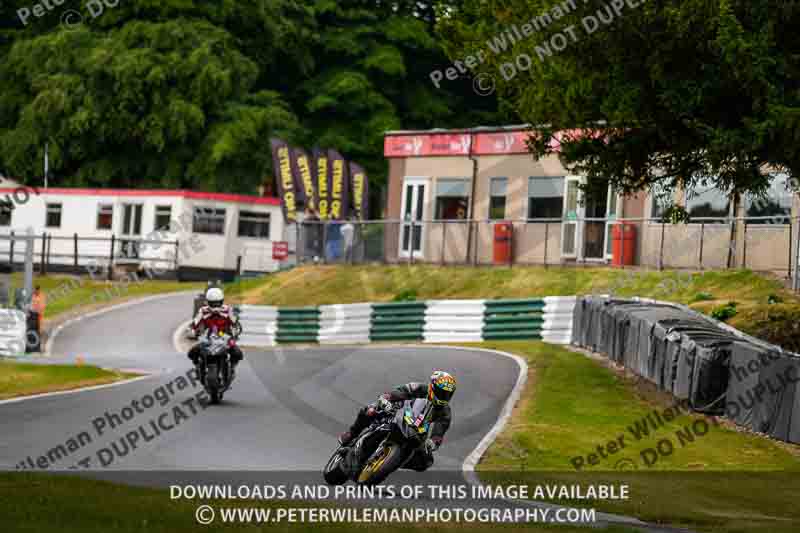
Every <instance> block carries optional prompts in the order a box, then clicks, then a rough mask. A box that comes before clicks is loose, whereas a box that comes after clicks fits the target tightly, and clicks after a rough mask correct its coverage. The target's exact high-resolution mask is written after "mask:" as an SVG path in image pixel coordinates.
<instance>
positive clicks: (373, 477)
mask: <svg viewBox="0 0 800 533" xmlns="http://www.w3.org/2000/svg"><path fill="white" fill-rule="evenodd" d="M407 457H408V451H407V450H406V448H405V447H404V446H401V445H399V444H395V443H384V444H383V445H381V447H380V448H378V449H377V450H376V451H375V453H373V454H372V456H371V457H370V458H369V459H367V463H366V464H365V465H364V468H362V469H361V472H360V473H359V474H358V479H356V483H358V484H359V485H378V484H380V483H382V482H383V480H385V479H386V478H387V477H389V474H391V473H392V472H394V471H395V470H397V469H398V468H400V466H401V465H402V464H403V462H404V461H405V460H406V458H407Z"/></svg>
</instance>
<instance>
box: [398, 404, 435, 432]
mask: <svg viewBox="0 0 800 533" xmlns="http://www.w3.org/2000/svg"><path fill="white" fill-rule="evenodd" d="M429 407H430V404H429V402H428V400H424V399H417V400H406V401H405V402H403V407H401V408H400V409H398V410H397V414H396V415H395V423H396V424H397V426H398V427H400V428H402V430H403V434H404V435H405V436H406V437H419V436H421V435H424V434H425V433H427V431H428V426H429V425H430V420H429V419H430V409H429Z"/></svg>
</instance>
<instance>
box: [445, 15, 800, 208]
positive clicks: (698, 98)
mask: <svg viewBox="0 0 800 533" xmlns="http://www.w3.org/2000/svg"><path fill="white" fill-rule="evenodd" d="M441 4H442V8H441V9H442V12H443V13H447V16H446V17H441V18H440V20H439V26H438V27H439V31H440V33H441V35H442V36H443V40H444V41H445V42H446V46H447V49H448V52H449V54H450V55H451V57H454V58H455V57H463V56H465V55H468V54H470V53H476V52H477V51H478V50H483V51H484V53H485V57H486V61H485V62H484V63H483V64H481V65H480V66H479V67H478V69H479V70H480V71H482V72H484V73H486V74H488V75H491V76H493V77H494V79H495V80H496V81H497V86H498V91H499V94H500V98H501V100H502V102H503V105H505V106H508V107H509V108H511V109H513V111H514V112H515V113H517V114H518V115H519V116H520V117H521V118H522V119H523V120H525V121H528V122H530V123H532V124H535V125H537V126H539V132H540V135H539V136H538V137H536V138H534V139H532V141H531V149H532V152H533V154H534V155H535V156H536V157H541V156H544V155H546V154H549V153H553V152H554V151H556V150H559V151H560V152H559V153H560V156H561V158H562V160H563V161H564V162H565V163H566V164H567V165H568V166H570V167H572V168H574V169H575V170H576V171H579V172H583V173H585V174H587V175H589V176H590V177H595V178H599V179H602V180H608V181H611V182H612V183H613V184H614V185H616V186H617V187H618V188H620V189H622V190H625V191H631V190H638V189H642V188H644V187H647V186H649V185H651V184H653V183H655V182H660V183H661V184H663V185H665V186H666V187H672V186H676V185H679V184H683V185H692V184H694V183H695V182H705V183H706V184H709V185H712V184H713V185H716V186H718V187H720V188H722V189H724V190H726V191H729V192H730V193H731V194H732V195H737V194H738V193H741V192H743V191H755V192H760V191H763V189H764V188H765V186H766V184H767V181H768V177H767V176H766V175H765V168H766V166H767V165H772V166H775V167H778V168H783V169H785V170H787V171H789V172H790V173H791V174H792V175H794V176H800V151H798V147H799V146H800V144H798V140H800V36H798V33H797V31H796V29H797V28H798V27H800V9H799V8H798V7H796V6H797V4H796V3H794V2H752V1H747V0H653V1H643V0H629V1H627V2H623V1H619V0H616V1H595V2H592V1H590V2H585V3H584V2H564V1H563V0H558V1H555V0H502V1H485V0H464V1H463V2H460V3H458V4H457V5H454V4H451V3H441ZM444 4H447V5H444ZM570 6H574V9H568V7H570ZM558 7H561V8H562V9H561V11H558V10H557V8H558ZM615 7H616V8H617V9H616V11H615V9H614V8H615ZM543 14H547V15H548V16H549V22H546V20H547V19H541V18H539V19H535V17H541V16H542V15H543ZM588 17H592V18H588ZM534 19H535V20H538V21H539V26H540V29H539V30H538V31H535V32H533V33H532V34H531V35H528V36H527V37H525V36H524V34H523V33H522V32H523V31H525V30H526V28H524V26H523V25H524V24H525V23H531V21H532V20H534ZM543 20H544V21H545V22H544V23H542V21H543ZM604 21H606V22H604ZM512 25H516V28H517V31H518V32H520V33H519V34H517V35H514V36H515V37H518V36H519V35H523V38H515V39H513V40H512V39H511V38H509V35H508V34H504V32H505V31H506V30H512ZM529 29H530V28H527V30H529ZM512 31H513V30H512ZM526 33H529V31H527V32H526ZM504 35H505V37H504ZM559 35H560V36H559ZM503 37H504V42H505V45H506V46H505V47H502V46H500V40H502V39H503ZM562 37H563V38H562ZM487 41H489V42H491V43H492V46H491V47H490V46H489V44H487ZM565 43H566V46H565ZM492 47H494V48H495V49H502V48H505V51H502V50H498V52H499V53H494V52H493V51H491V48H492ZM528 59H530V62H529V61H528ZM574 128H580V129H583V130H584V132H585V131H586V130H590V131H593V133H594V134H593V135H567V136H565V137H563V138H558V137H554V135H555V133H556V132H559V131H562V132H563V131H568V130H571V129H574ZM558 141H560V143H559V142H558Z"/></svg>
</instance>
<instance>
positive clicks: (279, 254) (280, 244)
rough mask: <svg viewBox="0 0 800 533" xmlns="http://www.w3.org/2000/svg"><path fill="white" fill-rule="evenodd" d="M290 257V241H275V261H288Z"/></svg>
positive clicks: (273, 254)
mask: <svg viewBox="0 0 800 533" xmlns="http://www.w3.org/2000/svg"><path fill="white" fill-rule="evenodd" d="M288 257H289V243H288V242H286V241H275V242H273V243H272V259H274V260H275V261H286V259H287V258H288Z"/></svg>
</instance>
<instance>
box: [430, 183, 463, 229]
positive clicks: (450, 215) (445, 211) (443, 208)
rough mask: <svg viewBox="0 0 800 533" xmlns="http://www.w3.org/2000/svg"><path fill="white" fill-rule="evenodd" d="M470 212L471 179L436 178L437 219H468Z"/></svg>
mask: <svg viewBox="0 0 800 533" xmlns="http://www.w3.org/2000/svg"><path fill="white" fill-rule="evenodd" d="M468 213H469V180H468V179H462V178H456V179H452V178H445V179H439V180H436V219H437V220H466V219H467V215H468Z"/></svg>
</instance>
